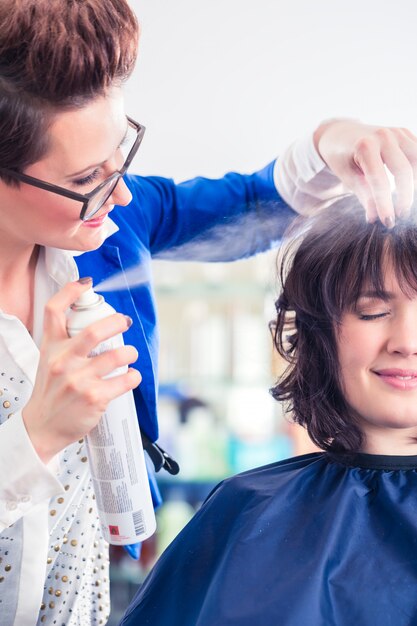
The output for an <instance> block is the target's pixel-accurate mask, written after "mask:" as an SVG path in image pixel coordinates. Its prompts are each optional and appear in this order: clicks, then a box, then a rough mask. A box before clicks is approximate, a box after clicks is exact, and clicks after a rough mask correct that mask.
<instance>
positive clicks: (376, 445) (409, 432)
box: [361, 428, 417, 456]
mask: <svg viewBox="0 0 417 626" xmlns="http://www.w3.org/2000/svg"><path fill="white" fill-rule="evenodd" d="M361 451H362V452H367V453H368V454H383V455H388V456H413V455H417V428H385V429H382V428H381V429H374V430H373V432H367V433H365V435H364V444H363V446H362V450H361Z"/></svg>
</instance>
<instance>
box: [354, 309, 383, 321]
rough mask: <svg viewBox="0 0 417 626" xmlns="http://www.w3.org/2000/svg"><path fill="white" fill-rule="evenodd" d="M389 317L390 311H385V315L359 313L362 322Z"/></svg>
mask: <svg viewBox="0 0 417 626" xmlns="http://www.w3.org/2000/svg"><path fill="white" fill-rule="evenodd" d="M387 315H389V311H384V313H372V314H371V313H369V314H365V313H359V315H358V317H359V319H360V320H365V321H369V320H376V319H379V318H381V317H386V316H387Z"/></svg>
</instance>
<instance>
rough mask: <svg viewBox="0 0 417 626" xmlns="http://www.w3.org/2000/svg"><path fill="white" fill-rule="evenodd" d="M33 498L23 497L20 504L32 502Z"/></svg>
mask: <svg viewBox="0 0 417 626" xmlns="http://www.w3.org/2000/svg"><path fill="white" fill-rule="evenodd" d="M31 500H32V498H31V497H30V496H21V497H20V502H30V501H31Z"/></svg>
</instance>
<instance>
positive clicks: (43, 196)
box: [21, 187, 81, 224]
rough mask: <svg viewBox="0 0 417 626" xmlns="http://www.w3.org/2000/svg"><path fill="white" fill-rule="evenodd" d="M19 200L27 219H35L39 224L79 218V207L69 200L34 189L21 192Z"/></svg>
mask: <svg viewBox="0 0 417 626" xmlns="http://www.w3.org/2000/svg"><path fill="white" fill-rule="evenodd" d="M21 200H23V202H22V204H23V206H25V209H26V213H27V214H28V218H29V219H30V218H31V217H36V220H37V221H38V222H39V223H41V222H42V223H44V222H48V223H50V224H53V223H54V222H61V221H62V220H76V219H77V218H78V217H79V211H80V210H81V204H80V207H79V208H78V207H77V203H76V202H74V201H73V200H71V199H69V198H64V197H61V196H59V195H57V194H54V193H50V192H48V191H45V190H43V189H38V188H36V187H32V188H29V190H28V189H27V187H26V189H25V190H24V192H22V195H21Z"/></svg>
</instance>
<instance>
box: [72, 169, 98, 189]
mask: <svg viewBox="0 0 417 626" xmlns="http://www.w3.org/2000/svg"><path fill="white" fill-rule="evenodd" d="M99 173H100V170H99V169H96V170H94V172H91V174H89V175H88V176H84V178H77V180H74V181H73V182H74V185H77V186H78V187H82V186H83V185H88V184H89V183H92V182H93V181H95V180H96V179H97V178H98V175H99Z"/></svg>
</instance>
